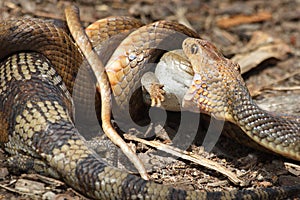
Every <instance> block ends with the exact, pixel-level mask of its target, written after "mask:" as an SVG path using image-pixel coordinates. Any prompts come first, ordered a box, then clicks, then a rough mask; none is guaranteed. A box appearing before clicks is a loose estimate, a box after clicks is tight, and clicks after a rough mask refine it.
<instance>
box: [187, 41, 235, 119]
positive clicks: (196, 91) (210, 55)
mask: <svg viewBox="0 0 300 200" xmlns="http://www.w3.org/2000/svg"><path fill="white" fill-rule="evenodd" d="M183 51H184V53H185V54H186V56H187V57H188V59H189V61H190V62H191V64H192V66H193V70H194V72H195V74H194V77H193V82H192V85H191V86H190V88H189V90H188V92H187V94H186V96H185V98H184V103H183V106H184V107H185V109H188V110H192V111H193V112H195V109H196V108H198V111H200V112H203V113H207V114H210V115H212V116H214V117H215V118H216V119H219V120H227V121H231V122H235V120H234V118H233V115H232V101H233V100H231V97H232V93H234V91H235V87H236V85H237V84H239V83H238V82H239V80H240V79H241V77H240V74H239V71H238V70H239V69H238V67H237V66H238V65H236V64H234V63H232V62H231V61H230V60H228V59H227V58H225V57H224V56H223V55H222V54H221V53H220V52H219V51H218V50H217V48H216V47H215V46H214V45H213V44H211V43H209V42H208V41H205V40H201V39H194V38H187V39H185V41H184V42H183ZM212 91H213V92H212ZM189 107H191V108H189Z"/></svg>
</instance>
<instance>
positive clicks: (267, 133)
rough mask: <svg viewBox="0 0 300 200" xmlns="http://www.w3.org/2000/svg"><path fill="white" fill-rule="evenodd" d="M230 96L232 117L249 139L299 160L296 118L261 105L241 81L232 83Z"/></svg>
mask: <svg viewBox="0 0 300 200" xmlns="http://www.w3.org/2000/svg"><path fill="white" fill-rule="evenodd" d="M231 96H232V99H231V100H232V104H231V105H232V110H231V112H232V116H233V119H234V120H235V122H236V124H237V125H239V126H240V127H241V128H242V130H243V131H244V132H245V133H246V134H247V135H248V136H249V137H250V138H251V139H253V140H254V141H255V142H257V143H259V144H260V145H262V146H264V147H266V148H267V149H270V150H272V151H274V152H277V153H279V154H281V155H284V156H287V157H289V158H292V159H296V160H300V140H299V138H300V118H296V117H294V116H288V115H281V116H280V115H277V114H275V113H271V112H268V111H265V110H263V109H261V108H260V107H259V106H258V105H257V104H256V103H255V102H254V100H253V99H252V98H251V96H250V94H249V91H248V89H247V88H246V86H245V85H242V86H241V85H239V87H236V89H235V90H233V94H232V95H231ZM288 149H293V152H289V151H290V150H288Z"/></svg>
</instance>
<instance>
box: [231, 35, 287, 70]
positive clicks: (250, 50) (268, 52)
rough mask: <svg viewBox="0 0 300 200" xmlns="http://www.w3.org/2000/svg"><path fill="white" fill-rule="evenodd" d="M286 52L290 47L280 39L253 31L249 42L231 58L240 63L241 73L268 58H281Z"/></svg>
mask: <svg viewBox="0 0 300 200" xmlns="http://www.w3.org/2000/svg"><path fill="white" fill-rule="evenodd" d="M288 53H291V49H290V47H289V46H288V45H287V44H286V43H284V42H283V41H282V40H281V39H279V38H275V37H273V36H271V35H269V34H267V33H265V32H262V31H255V32H254V33H253V35H252V38H251V40H250V41H249V43H248V44H247V45H246V46H245V47H244V48H242V49H241V51H240V53H239V54H236V55H235V56H234V57H233V58H232V59H231V60H232V61H234V62H237V63H239V64H240V66H241V73H242V74H243V73H245V72H247V71H249V70H251V69H252V68H255V67H256V66H258V65H259V64H260V63H261V62H263V61H265V60H267V59H269V58H276V59H278V60H282V59H284V58H285V57H286V56H287V55H288Z"/></svg>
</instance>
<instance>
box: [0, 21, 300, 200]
mask: <svg viewBox="0 0 300 200" xmlns="http://www.w3.org/2000/svg"><path fill="white" fill-rule="evenodd" d="M104 22H106V23H104V24H105V27H111V26H109V24H113V25H114V26H113V27H123V28H124V27H127V28H128V30H130V29H131V27H132V23H130V22H128V20H126V18H117V22H115V21H114V20H113V19H112V18H108V19H105V20H104ZM135 28H137V27H135ZM121 29H122V28H121ZM106 30H107V29H106ZM115 30H116V29H113V30H111V31H109V32H107V34H106V33H104V35H105V34H106V35H107V36H108V38H109V37H110V33H112V32H114V31H115ZM139 31H142V32H139ZM130 32H131V33H130ZM153 32H154V33H156V34H155V35H154V36H155V37H154V36H151V35H149V37H147V33H153ZM0 33H1V36H0V44H1V45H0V59H1V65H0V141H1V142H2V143H4V149H5V150H6V151H7V152H9V153H10V154H11V155H12V157H11V158H10V159H9V160H8V162H10V163H12V164H14V163H18V166H19V167H20V168H22V169H23V170H28V169H32V168H34V169H36V168H35V166H34V165H35V164H36V163H39V164H40V168H39V169H40V172H45V173H47V174H50V175H52V176H54V177H56V178H61V179H62V180H64V181H65V182H66V183H67V184H68V185H70V186H71V187H72V188H74V189H76V190H77V191H80V192H81V193H83V194H84V195H86V196H88V197H91V198H93V199H234V198H235V199H246V198H248V199H249V198H252V199H281V198H285V197H287V196H293V195H296V194H298V193H299V192H300V186H299V185H295V186H289V187H281V188H264V189H255V190H239V191H223V192H197V191H185V190H181V189H175V188H172V187H167V186H164V185H160V184H157V183H154V182H151V181H146V180H143V179H141V178H140V177H138V176H135V175H131V174H128V173H126V172H123V171H120V170H119V169H116V168H114V167H111V166H108V165H107V164H106V163H105V162H104V161H103V160H102V159H101V157H99V155H98V154H96V153H95V152H94V151H93V150H92V149H90V148H89V146H88V145H87V143H86V141H85V139H84V138H83V137H82V135H81V134H80V133H79V131H78V129H77V128H76V127H75V125H74V109H73V100H72V98H71V94H72V92H73V87H74V82H75V78H76V75H77V73H78V70H79V68H80V66H81V64H82V63H84V58H83V56H82V55H81V53H80V51H79V50H78V48H77V46H76V44H75V43H74V42H73V40H72V38H71V37H70V36H69V34H68V32H67V31H66V29H65V26H64V22H60V23H56V22H55V23H53V22H46V21H43V20H40V19H33V18H30V19H16V20H8V21H3V22H1V23H0ZM129 33H130V35H131V37H129V36H127V35H128V34H129ZM141 33H143V34H141ZM178 33H181V34H180V35H185V37H180V38H181V40H180V41H179V44H181V43H182V42H183V41H184V45H186V47H187V48H185V50H192V51H191V52H186V53H187V55H188V56H190V59H191V63H192V64H193V65H194V64H195V66H197V65H196V64H197V58H195V57H194V56H196V55H198V54H199V52H201V51H200V46H198V47H199V48H197V47H195V46H193V47H192V48H189V47H190V46H189V42H188V40H184V39H185V38H186V37H187V36H193V35H194V34H195V33H193V32H192V31H190V30H189V29H187V28H186V27H184V26H182V25H178V24H176V23H170V22H166V21H159V22H155V23H153V24H150V25H146V26H142V27H141V28H138V29H136V30H135V31H127V34H124V35H123V39H124V38H125V37H126V38H125V39H124V40H122V42H123V43H125V44H128V43H130V41H131V40H132V41H133V43H134V45H136V46H135V47H144V46H145V45H146V44H150V46H149V49H144V51H136V52H134V54H126V55H127V56H128V59H127V60H126V56H125V57H124V56H123V59H125V60H122V59H120V58H118V57H119V56H120V55H122V54H121V52H122V51H123V50H122V48H117V50H116V51H115V52H114V53H113V55H112V56H107V55H106V57H105V56H104V57H105V59H107V61H108V62H107V63H110V61H109V60H111V59H116V58H118V60H119V64H123V63H124V62H125V63H127V65H126V66H130V67H131V68H120V67H119V65H118V66H116V65H112V66H113V67H112V68H108V75H109V78H110V79H111V77H113V78H112V81H111V85H112V89H113V92H114V95H115V96H116V98H115V99H116V102H117V103H119V105H120V108H122V106H126V103H124V102H126V101H128V100H127V99H126V98H125V99H124V97H123V96H124V94H123V93H122V92H124V93H126V91H127V90H129V89H126V86H127V85H126V84H125V87H124V88H123V86H124V81H128V82H129V83H131V84H133V85H130V86H129V87H128V88H130V87H134V84H135V81H138V80H139V79H140V77H141V74H142V73H144V72H145V71H146V69H143V68H140V67H142V66H145V63H144V62H145V60H147V59H145V58H147V57H149V58H150V57H151V53H152V49H153V48H154V47H157V46H158V45H159V44H161V42H162V41H164V39H166V38H167V39H170V35H172V34H178ZM139 34H141V35H142V36H143V37H142V38H143V40H141V41H138V40H137V39H136V36H138V35H139ZM132 35H133V36H134V37H132ZM159 37H161V38H160V39H157V38H159ZM194 37H198V36H197V35H194ZM171 38H172V37H171ZM152 39H155V40H154V42H152V43H151V42H149V43H148V41H151V40H152ZM192 43H193V42H192ZM108 44H109V43H108ZM121 44H122V43H121ZM151 45H152V46H151ZM203 46H206V47H207V45H203ZM184 47H185V46H184ZM101 48H103V47H100V49H101ZM175 48H177V47H175ZM104 49H105V48H104ZM136 50H138V49H137V48H136ZM100 52H101V50H100ZM140 52H142V54H141V55H142V56H139V53H140ZM210 52H211V53H212V54H210V55H207V56H209V57H210V56H211V55H214V54H213V53H214V51H210ZM132 55H134V56H132ZM145 55H146V57H145ZM154 57H155V56H154ZM121 58H122V56H121ZM151 58H152V57H151ZM213 58H216V57H213ZM128 60H129V61H130V62H129V63H128ZM195 62H196V63H195ZM104 63H106V62H105V61H104ZM199 63H201V62H199ZM115 64H116V63H115ZM117 64H118V63H117ZM135 64H138V65H135ZM135 66H138V67H135ZM128 69H132V71H130V70H128ZM84 70H85V72H84V73H86V74H88V73H90V71H89V68H88V67H87V68H84ZM194 70H195V71H196V72H199V71H197V70H198V69H197V68H194ZM124 74H125V75H126V76H124V77H123V75H124ZM130 75H131V76H132V77H131V78H128V79H127V76H128V77H129V76H130ZM91 80H93V79H91ZM122 83H123V84H122ZM196 83H198V81H197V82H196ZM194 85H195V86H197V84H194ZM242 85H243V84H242ZM120 88H121V89H122V90H120ZM193 91H195V90H193ZM127 92H128V91H127ZM241 92H242V91H241ZM122 94H123V95H122ZM237 95H239V94H237ZM94 97H95V96H93V98H94ZM118 98H121V99H120V100H118ZM122 98H123V101H122ZM195 102H199V98H196V100H195ZM247 102H248V101H247ZM234 103H237V102H232V104H234ZM237 105H240V104H237ZM200 106H201V105H200ZM121 110H122V109H121ZM233 111H234V110H233ZM242 115H243V114H240V113H234V119H239V117H240V116H242ZM245 127H248V126H245ZM246 129H247V128H246ZM247 130H248V129H247ZM298 130H299V129H298Z"/></svg>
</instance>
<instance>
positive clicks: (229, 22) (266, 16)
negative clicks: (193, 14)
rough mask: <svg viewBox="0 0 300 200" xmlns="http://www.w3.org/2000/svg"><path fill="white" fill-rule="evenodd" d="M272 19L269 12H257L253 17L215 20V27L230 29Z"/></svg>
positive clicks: (244, 16) (238, 16) (242, 16)
mask: <svg viewBox="0 0 300 200" xmlns="http://www.w3.org/2000/svg"><path fill="white" fill-rule="evenodd" d="M271 18H272V14H271V13H270V12H266V11H263V12H259V13H256V14H254V15H235V16H230V17H224V18H221V19H219V20H217V25H218V27H220V28H230V27H233V26H238V25H241V24H249V23H255V22H261V21H267V20H270V19H271Z"/></svg>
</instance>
